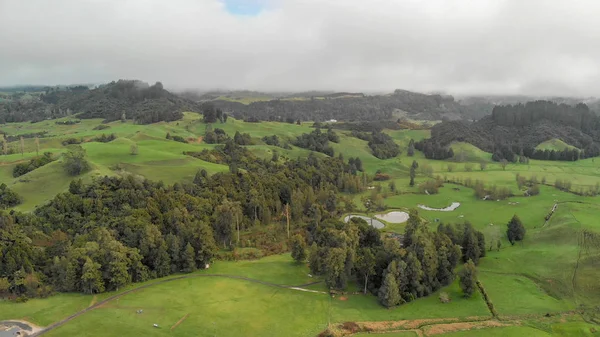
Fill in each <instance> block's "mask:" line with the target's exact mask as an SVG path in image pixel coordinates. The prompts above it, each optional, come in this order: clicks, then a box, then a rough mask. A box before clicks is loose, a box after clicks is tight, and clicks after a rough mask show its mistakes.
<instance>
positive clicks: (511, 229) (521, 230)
mask: <svg viewBox="0 0 600 337" xmlns="http://www.w3.org/2000/svg"><path fill="white" fill-rule="evenodd" d="M507 227H508V229H507V230H506V235H507V236H508V241H510V243H511V244H512V245H514V244H515V242H516V241H522V240H523V239H524V238H525V226H523V223H522V222H521V219H519V217H518V216H517V215H516V214H515V215H514V216H513V217H512V219H510V221H509V222H508V225H507Z"/></svg>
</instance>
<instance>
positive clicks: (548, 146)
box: [535, 138, 576, 151]
mask: <svg viewBox="0 0 600 337" xmlns="http://www.w3.org/2000/svg"><path fill="white" fill-rule="evenodd" d="M535 149H536V150H554V151H562V150H564V149H569V150H573V149H576V147H575V146H573V145H569V144H567V143H565V142H563V141H562V140H560V139H556V138H553V139H550V140H547V141H545V142H543V143H541V144H539V145H538V146H536V147H535Z"/></svg>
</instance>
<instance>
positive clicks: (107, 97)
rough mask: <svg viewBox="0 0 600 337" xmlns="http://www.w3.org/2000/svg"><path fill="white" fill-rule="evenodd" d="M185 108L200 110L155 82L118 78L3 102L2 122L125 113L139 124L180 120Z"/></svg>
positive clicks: (106, 116)
mask: <svg viewBox="0 0 600 337" xmlns="http://www.w3.org/2000/svg"><path fill="white" fill-rule="evenodd" d="M184 111H197V112H199V111H200V107H199V104H198V103H196V102H194V101H191V100H188V99H184V98H181V97H179V96H177V95H174V94H172V93H170V92H169V91H167V90H165V89H164V88H163V86H162V84H161V83H160V82H157V83H156V84H154V85H148V84H147V83H144V82H141V81H135V80H119V81H117V82H111V83H109V84H106V85H102V86H99V87H98V88H96V89H91V90H90V89H89V88H88V87H87V86H73V87H67V88H46V89H45V90H44V92H43V93H41V94H39V95H38V96H36V97H35V99H32V100H30V101H27V102H23V101H17V102H15V101H6V102H2V103H0V121H2V122H22V121H29V120H31V121H40V120H44V119H48V118H60V117H65V116H70V115H77V117H78V118H104V119H105V120H106V121H114V120H118V119H121V118H122V117H123V116H125V117H126V118H127V119H133V120H135V121H136V122H137V123H139V124H148V123H155V122H159V121H173V120H178V119H180V118H181V117H182V116H183V114H182V113H183V112H184Z"/></svg>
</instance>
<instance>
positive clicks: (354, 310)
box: [331, 280, 490, 322]
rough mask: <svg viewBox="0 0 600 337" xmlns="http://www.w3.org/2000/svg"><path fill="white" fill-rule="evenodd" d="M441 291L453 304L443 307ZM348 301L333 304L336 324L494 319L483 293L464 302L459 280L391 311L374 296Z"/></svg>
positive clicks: (355, 297)
mask: <svg viewBox="0 0 600 337" xmlns="http://www.w3.org/2000/svg"><path fill="white" fill-rule="evenodd" d="M441 291H445V292H446V293H448V295H450V298H451V299H452V301H451V302H450V303H446V304H443V303H441V302H440V300H439V298H438V296H439V293H440V292H441ZM347 297H348V299H347V300H345V301H341V300H339V298H338V299H334V300H332V307H331V319H332V321H334V322H345V321H389V320H403V319H419V318H448V317H462V318H465V317H470V316H488V315H490V313H489V311H488V309H487V306H486V304H485V302H484V301H483V299H482V297H481V295H480V294H479V293H475V294H474V295H473V297H471V298H468V299H467V298H464V297H463V296H462V293H461V291H460V288H459V286H458V280H457V281H456V282H454V283H453V284H451V285H450V286H448V287H446V288H444V289H442V290H440V291H438V292H436V293H434V294H432V295H431V296H428V297H426V298H422V299H418V300H416V301H414V302H410V303H407V304H403V305H401V306H399V307H396V308H393V309H390V310H387V309H383V307H382V306H381V305H380V304H379V303H378V302H377V298H376V297H374V296H364V295H349V296H347Z"/></svg>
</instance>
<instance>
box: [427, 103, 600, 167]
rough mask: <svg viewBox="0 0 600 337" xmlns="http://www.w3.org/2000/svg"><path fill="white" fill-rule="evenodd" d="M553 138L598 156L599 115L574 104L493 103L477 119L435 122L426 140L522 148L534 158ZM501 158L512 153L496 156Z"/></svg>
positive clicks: (441, 143)
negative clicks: (540, 145) (491, 110)
mask: <svg viewBox="0 0 600 337" xmlns="http://www.w3.org/2000/svg"><path fill="white" fill-rule="evenodd" d="M552 139H558V140H560V141H562V142H564V143H566V144H568V145H571V146H572V147H576V148H578V149H581V150H583V153H582V157H595V156H598V155H599V154H600V148H599V144H598V143H600V118H598V117H597V116H595V114H594V113H593V112H591V111H590V110H589V109H588V108H587V106H586V105H585V104H578V105H576V106H574V107H573V106H568V105H565V104H560V105H558V104H556V103H553V102H549V101H535V102H529V103H527V104H517V105H507V106H496V107H495V108H494V110H493V112H492V115H490V116H486V117H484V118H482V119H480V120H479V121H477V122H473V123H470V122H465V121H450V122H444V123H441V124H438V125H435V126H434V127H433V128H432V129H431V138H430V139H429V140H427V141H425V143H429V144H432V145H433V144H437V145H438V146H448V145H450V144H451V143H452V142H467V143H470V144H473V145H475V146H477V147H478V148H480V149H482V150H484V151H487V152H498V151H500V152H507V153H510V152H512V153H514V154H516V155H518V154H519V153H520V152H521V151H523V152H524V154H525V156H527V157H534V155H533V152H534V151H535V148H536V146H538V145H539V144H541V143H544V142H546V141H549V140H552ZM538 150H545V148H544V149H538ZM549 150H550V149H549ZM571 150H572V149H571ZM504 157H511V155H509V154H507V155H506V156H504V155H502V156H500V157H496V158H499V159H498V160H500V159H502V158H504ZM506 159H509V160H515V159H514V158H506Z"/></svg>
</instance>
